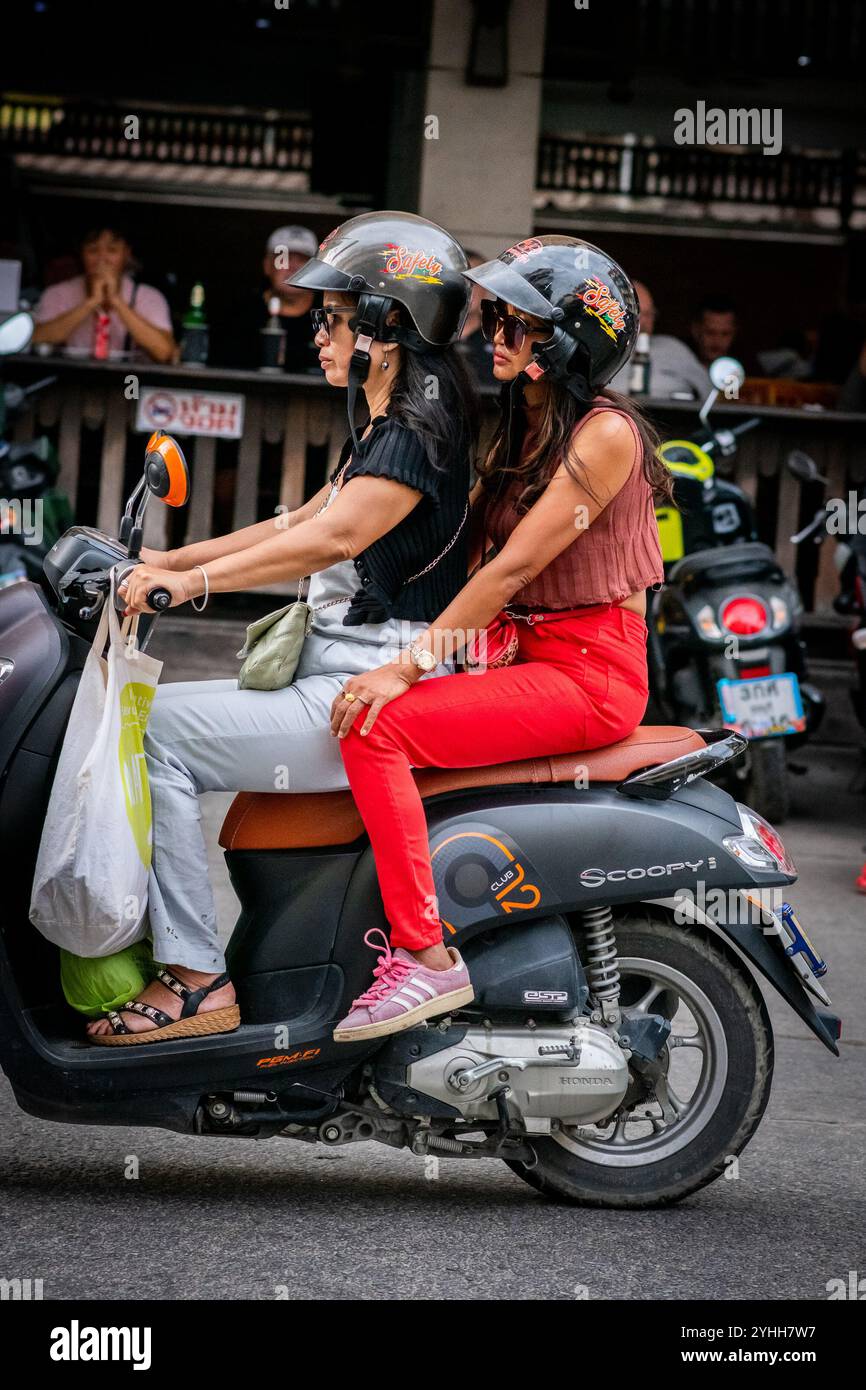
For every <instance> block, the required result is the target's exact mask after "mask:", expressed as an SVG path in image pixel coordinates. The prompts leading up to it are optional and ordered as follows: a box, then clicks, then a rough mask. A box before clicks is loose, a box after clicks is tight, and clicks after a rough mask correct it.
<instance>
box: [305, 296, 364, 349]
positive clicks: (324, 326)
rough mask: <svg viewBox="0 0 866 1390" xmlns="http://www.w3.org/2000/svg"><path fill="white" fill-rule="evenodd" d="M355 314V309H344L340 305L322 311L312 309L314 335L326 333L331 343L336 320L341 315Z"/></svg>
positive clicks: (328, 306) (330, 306)
mask: <svg viewBox="0 0 866 1390" xmlns="http://www.w3.org/2000/svg"><path fill="white" fill-rule="evenodd" d="M354 312H355V310H354V309H350V308H349V307H348V306H346V307H345V308H344V307H343V306H342V305H339V304H329V305H327V306H326V307H324V308H321V309H311V310H310V318H311V319H312V320H313V333H314V334H318V333H324V335H325V337H326V338H327V340H328V342H330V341H331V329H332V328H333V326H334V319H335V318H337V317H338V316H339V315H340V314H354Z"/></svg>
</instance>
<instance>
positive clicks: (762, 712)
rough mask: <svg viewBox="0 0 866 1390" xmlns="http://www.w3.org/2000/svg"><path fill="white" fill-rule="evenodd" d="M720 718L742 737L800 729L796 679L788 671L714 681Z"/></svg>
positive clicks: (800, 707)
mask: <svg viewBox="0 0 866 1390" xmlns="http://www.w3.org/2000/svg"><path fill="white" fill-rule="evenodd" d="M716 685H717V688H718V692H719V702H720V704H721V707H722V722H723V723H724V725H725V727H726V728H727V729H733V730H734V731H735V732H736V733H738V734H742V735H743V737H744V738H773V737H776V736H784V735H785V734H797V733H802V732H803V730H804V729H805V727H806V720H805V717H804V714H803V701H802V699H801V696H800V683H799V681H798V680H797V677H796V676H795V675H794V674H793V673H792V672H790V671H786V672H784V673H783V674H781V675H778V676H760V677H757V678H756V679H754V680H747V681H734V680H720V681H717V682H716Z"/></svg>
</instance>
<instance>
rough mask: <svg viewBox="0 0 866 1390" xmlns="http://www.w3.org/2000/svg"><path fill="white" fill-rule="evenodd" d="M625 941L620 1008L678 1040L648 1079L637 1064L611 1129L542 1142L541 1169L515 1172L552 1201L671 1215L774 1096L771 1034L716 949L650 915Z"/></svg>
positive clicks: (619, 934)
mask: <svg viewBox="0 0 866 1390" xmlns="http://www.w3.org/2000/svg"><path fill="white" fill-rule="evenodd" d="M616 940H617V948H618V952H619V969H620V976H621V988H622V994H621V1002H623V1003H629V1004H637V1003H638V1002H642V1001H646V1003H644V1004H643V1007H649V1009H650V1011H651V1012H662V1013H664V1014H665V1016H666V1017H668V1018H670V1019H671V1022H672V1025H673V1026H672V1031H671V1039H672V1038H674V1037H676V1038H677V1039H678V1041H677V1043H675V1044H674V1043H672V1042H671V1040H670V1039H669V1041H668V1043H667V1045H666V1046H665V1048H664V1050H663V1052H662V1054H661V1055H660V1058H659V1059H658V1062H657V1063H654V1064H653V1065H652V1067H651V1068H650V1070H649V1072H647V1071H646V1070H644V1071H643V1073H641V1071H640V1070H638V1068H636V1067H635V1066H634V1065H633V1064H632V1063H630V1064H629V1073H630V1077H631V1081H630V1085H629V1089H628V1091H627V1093H626V1096H625V1098H624V1100H623V1103H622V1106H621V1107H620V1109H619V1110H618V1111H617V1112H616V1114H615V1115H614V1116H613V1117H612V1119H611V1121H610V1122H609V1123H608V1124H606V1125H604V1124H600V1125H589V1126H585V1127H580V1126H574V1127H566V1126H562V1127H561V1128H560V1130H559V1131H558V1132H557V1133H556V1134H555V1135H553V1136H551V1137H550V1138H543V1139H536V1138H533V1139H531V1141H530V1142H531V1144H532V1147H533V1149H534V1150H535V1153H536V1159H537V1161H536V1163H535V1164H534V1165H528V1164H525V1163H515V1162H509V1164H508V1166H509V1168H511V1170H512V1172H514V1173H516V1174H517V1175H518V1177H521V1178H523V1180H524V1181H525V1182H527V1183H529V1185H530V1186H531V1187H534V1188H535V1189H536V1190H537V1191H538V1192H541V1193H542V1194H543V1195H544V1196H546V1197H549V1198H551V1199H552V1200H554V1201H560V1202H568V1203H573V1204H576V1205H580V1206H591V1207H618V1208H646V1207H659V1206H667V1205H669V1204H671V1203H672V1202H678V1201H680V1200H681V1199H682V1198H683V1197H686V1196H688V1195H689V1193H691V1192H696V1191H697V1190H698V1189H699V1188H701V1187H704V1186H705V1185H706V1184H707V1183H709V1182H712V1181H713V1179H714V1178H717V1177H719V1176H720V1174H722V1173H723V1172H724V1171H725V1170H726V1168H727V1167H728V1166H729V1165H730V1164H731V1162H732V1161H734V1160H735V1158H736V1156H737V1155H738V1154H739V1153H740V1152H741V1151H742V1149H743V1148H745V1146H746V1144H747V1143H748V1142H749V1140H750V1139H751V1137H752V1135H753V1134H754V1132H755V1130H756V1128H757V1126H758V1124H759V1123H760V1120H761V1116H762V1115H763V1113H764V1109H765V1108H766V1105H767V1101H768V1099H769V1096H770V1085H771V1082H772V1076H773V1034H772V1029H771V1026H770V1019H769V1015H768V1014H767V1009H766V1005H765V1004H764V1001H763V998H762V997H761V993H760V991H759V989H758V987H757V985H756V984H755V982H754V981H753V980H752V979H751V977H750V976H749V975H748V973H747V972H746V970H745V969H744V967H743V966H742V964H741V963H740V961H739V958H738V957H737V956H735V955H734V953H733V952H732V951H728V950H726V949H725V948H724V946H722V945H721V944H720V943H719V942H717V941H716V940H715V939H708V938H707V937H702V936H698V935H697V934H696V933H695V932H694V931H686V930H684V929H683V928H681V927H678V926H677V925H676V924H675V923H674V922H672V921H671V920H670V918H661V917H658V916H650V915H649V914H647V915H646V916H644V917H642V918H638V917H628V918H622V919H618V920H617V922H616ZM681 1039H686V1041H680V1040H681ZM681 1058H682V1061H683V1063H684V1066H680V1059H681ZM686 1090H688V1092H689V1094H688V1095H686V1094H685V1092H686Z"/></svg>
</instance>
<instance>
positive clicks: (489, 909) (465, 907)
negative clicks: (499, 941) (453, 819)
mask: <svg viewBox="0 0 866 1390" xmlns="http://www.w3.org/2000/svg"><path fill="white" fill-rule="evenodd" d="M430 849H431V857H432V861H433V875H434V880H435V884H436V897H437V902H438V909H439V914H440V916H441V918H442V921H443V923H444V924H445V927H446V929H447V930H448V931H449V932H450V933H451V934H452V935H453V934H454V933H455V932H456V931H458V930H459V929H460V928H461V927H466V926H470V925H472V924H473V923H475V922H481V921H484V920H486V919H490V918H493V917H510V918H511V919H512V920H513V921H517V920H519V918H520V914H521V913H522V912H531V911H533V910H534V909H537V908H538V907H539V906H540V905H541V904H542V902H544V901H548V902H549V901H550V900H551V897H552V895H551V893H550V890H549V887H548V885H547V884H546V883H545V882H544V880H543V879H542V877H541V875H540V874H539V873H538V871H537V869H536V867H535V865H534V864H532V863H531V861H530V860H529V859H527V857H526V855H525V854H524V853H523V852H522V850H521V849H520V847H519V845H517V844H515V842H514V841H513V840H512V839H511V838H510V836H508V835H505V834H503V832H502V831H501V830H500V829H498V827H496V826H493V825H483V824H481V823H479V822H478V821H473V822H472V824H471V825H467V826H465V827H463V828H461V827H460V826H457V827H456V828H455V827H454V826H453V825H451V826H449V827H448V829H447V830H443V831H442V832H441V834H439V835H437V836H436V837H435V838H434V839H433V840H432V841H431V844H430Z"/></svg>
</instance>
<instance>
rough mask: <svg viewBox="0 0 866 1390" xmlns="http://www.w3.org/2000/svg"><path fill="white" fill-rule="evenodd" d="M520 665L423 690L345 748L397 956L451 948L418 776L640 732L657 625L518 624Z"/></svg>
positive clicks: (446, 679)
mask: <svg viewBox="0 0 866 1390" xmlns="http://www.w3.org/2000/svg"><path fill="white" fill-rule="evenodd" d="M517 627H518V631H519V637H520V651H519V655H518V659H517V661H516V662H515V663H514V665H513V666H506V667H503V668H502V669H500V670H489V671H484V672H480V673H475V672H472V673H469V672H467V673H465V674H461V675H456V676H442V677H436V678H435V679H432V680H423V681H419V682H418V684H417V685H414V686H413V687H412V689H411V690H408V691H407V692H406V694H405V695H401V696H399V697H398V698H397V699H396V700H392V701H391V703H390V704H388V705H386V706H385V708H384V709H383V710H382V712H381V713H380V715H379V717H378V718H377V720H376V722H375V724H374V725H373V728H372V729H371V730H370V732H369V734H365V735H364V737H363V738H362V737H361V735H360V733H359V729H360V727H361V724H362V723H363V718H361V717H359V718H358V719H357V720H356V721H355V723H354V724H353V726H352V729H351V731H350V733H349V734H348V735H347V737H346V738H344V739H341V740H340V746H341V749H342V753H343V761H344V764H345V767H346V772H347V774H348V777H349V782H350V784H351V787H352V792H353V795H354V797H355V801H356V803H357V806H358V809H359V811H360V812H361V815H362V817H363V819H364V823H365V825H366V827H367V831H368V833H369V836H370V843H371V845H372V847H373V854H374V856H375V860H376V870H377V873H378V877H379V886H380V889H381V893H382V901H383V903H384V906H385V915H386V917H387V918H388V922H389V923H390V927H391V941H392V945H393V946H394V947H397V946H403V947H405V948H406V949H407V950H410V951H418V950H421V949H422V948H423V947H425V946H433V945H435V944H436V943H438V942H440V941H441V940H442V926H441V923H440V920H439V914H438V910H437V907H436V893H435V887H434V882H433V869H432V865H431V862H430V847H429V843H428V838H427V821H426V817H425V814H424V804H423V802H422V800H421V797H420V795H419V793H418V789H417V787H416V785H415V781H414V778H413V777H412V771H411V769H412V768H413V767H484V766H486V765H488V764H491V763H501V762H512V761H515V760H516V759H519V758H532V757H548V756H552V755H554V754H556V753H572V752H576V751H578V750H580V749H587V748H601V747H603V746H604V745H605V744H608V743H616V742H617V741H618V740H619V739H622V738H625V737H626V736H627V735H628V734H630V733H631V732H632V731H633V730H634V729H635V728H636V727H637V725H638V724H639V723H640V721H641V719H642V718H643V714H644V711H645V709H646V704H647V698H648V687H647V662H646V624H645V623H644V621H643V619H642V618H640V617H639V616H638V615H637V614H636V613H633V612H632V611H631V610H630V609H628V608H621V607H611V606H609V605H602V606H599V607H597V608H588V609H586V610H585V611H584V612H582V613H581V614H580V616H579V617H568V618H552V619H548V618H545V621H543V622H538V623H535V624H534V625H532V626H530V625H529V624H527V623H525V622H520V621H518V623H517Z"/></svg>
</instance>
